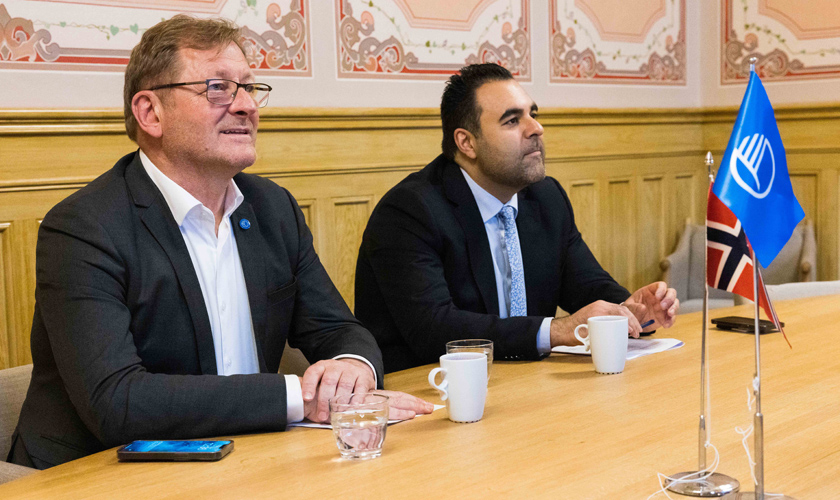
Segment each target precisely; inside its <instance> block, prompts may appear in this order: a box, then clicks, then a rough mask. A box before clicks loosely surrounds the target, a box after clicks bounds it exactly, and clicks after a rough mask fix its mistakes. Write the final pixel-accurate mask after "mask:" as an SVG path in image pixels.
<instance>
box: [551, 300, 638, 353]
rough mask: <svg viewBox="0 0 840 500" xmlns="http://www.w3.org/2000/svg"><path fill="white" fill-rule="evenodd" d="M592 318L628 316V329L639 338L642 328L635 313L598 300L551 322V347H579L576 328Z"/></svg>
mask: <svg viewBox="0 0 840 500" xmlns="http://www.w3.org/2000/svg"><path fill="white" fill-rule="evenodd" d="M592 316H626V317H627V327H628V332H627V333H629V334H630V336H632V337H634V338H639V333H640V332H641V331H642V327H641V325H640V324H639V320H638V319H636V316H635V315H634V314H633V312H631V311H630V309H628V308H627V307H625V306H623V305H620V304H613V303H612V302H607V301H604V300H597V301H595V302H593V303H591V304H589V305H587V306H584V307H581V308H580V309H578V310H577V311H576V312H575V313H574V314H572V315H571V316H566V317H564V318H554V319H553V320H551V334H550V335H551V347H555V346H558V345H579V344H580V341H579V340H578V339H576V338H575V327H577V326H578V325H583V324H586V321H587V320H588V319H589V318H591V317H592Z"/></svg>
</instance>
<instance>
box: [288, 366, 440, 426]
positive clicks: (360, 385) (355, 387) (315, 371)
mask: <svg viewBox="0 0 840 500" xmlns="http://www.w3.org/2000/svg"><path fill="white" fill-rule="evenodd" d="M374 389H376V383H375V381H374V378H373V372H372V371H371V369H370V367H369V366H368V365H367V364H366V363H364V362H363V361H360V360H358V359H352V358H342V359H328V360H322V361H318V362H317V363H315V364H314V365H312V366H310V367H309V368H307V369H306V372H304V374H303V379H302V380H301V392H302V393H303V415H304V418H307V419H309V420H311V421H313V422H328V421H329V419H330V405H329V400H330V398H332V397H335V396H337V395H338V396H340V395H342V394H351V393H365V392H371V391H374ZM374 392H375V393H376V394H383V395H385V396H388V403H389V406H390V412H389V414H390V418H391V419H392V420H407V419H410V418H414V416H415V415H419V414H424V413H431V412H432V411H433V410H434V405H432V404H431V403H429V402H426V401H424V400H422V399H420V398H417V397H414V396H412V395H410V394H406V393H403V392H396V391H374Z"/></svg>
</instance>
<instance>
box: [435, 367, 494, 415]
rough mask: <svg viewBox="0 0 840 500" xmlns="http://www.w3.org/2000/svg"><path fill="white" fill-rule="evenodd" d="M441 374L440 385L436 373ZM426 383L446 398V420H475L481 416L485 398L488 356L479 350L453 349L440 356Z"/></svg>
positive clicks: (441, 396) (443, 398)
mask: <svg viewBox="0 0 840 500" xmlns="http://www.w3.org/2000/svg"><path fill="white" fill-rule="evenodd" d="M438 373H443V381H442V382H441V383H440V385H438V384H436V383H435V376H437V374H438ZM429 384H431V386H432V387H434V388H435V389H437V390H438V391H440V399H442V400H443V401H446V409H447V410H448V411H449V420H452V421H453V422H476V421H478V420H481V417H482V416H484V402H485V400H486V399H487V356H486V355H485V354H483V353H480V352H454V353H451V354H444V355H443V356H441V357H440V368H435V369H434V370H432V371H431V372H430V373H429Z"/></svg>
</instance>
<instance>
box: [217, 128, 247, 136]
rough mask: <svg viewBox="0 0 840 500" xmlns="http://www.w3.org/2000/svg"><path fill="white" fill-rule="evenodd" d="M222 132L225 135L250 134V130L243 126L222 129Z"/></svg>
mask: <svg viewBox="0 0 840 500" xmlns="http://www.w3.org/2000/svg"><path fill="white" fill-rule="evenodd" d="M222 133H223V134H225V135H250V134H251V131H250V130H248V129H244V128H236V129H230V130H222Z"/></svg>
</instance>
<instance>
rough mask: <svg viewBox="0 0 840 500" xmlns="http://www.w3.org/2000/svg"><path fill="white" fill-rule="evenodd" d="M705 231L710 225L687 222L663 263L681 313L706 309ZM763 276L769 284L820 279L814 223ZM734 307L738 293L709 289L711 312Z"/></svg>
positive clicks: (801, 229)
mask: <svg viewBox="0 0 840 500" xmlns="http://www.w3.org/2000/svg"><path fill="white" fill-rule="evenodd" d="M705 230H706V226H701V225H696V224H689V223H688V221H686V225H685V229H684V230H683V234H682V237H680V241H679V243H677V248H676V250H674V253H672V254H671V255H669V256H667V257H665V258H664V259H662V261H661V262H660V263H659V267H660V269H662V272H663V274H662V280H663V281H665V282H666V283H668V285H669V286H670V287H672V288H674V289H676V290H677V297H679V299H680V313H681V314H682V313H689V312H694V311H699V310H700V309H701V308H702V307H703V284H704V282H705V279H706V278H705V275H704V272H703V266H704V264H703V261H704V256H705V236H704V233H705ZM761 275H762V276H763V277H764V282H765V284H767V285H770V284H780V283H789V282H803V281H814V280H815V279H816V276H817V242H816V238H815V237H814V224H813V222H811V221H810V220H809V219H805V220H804V221H802V222H801V223H800V224H799V225H798V226H797V227H796V229H794V231H793V235H792V236H791V237H790V240H789V241H788V242H787V244H785V246H784V248H782V250H781V252H779V255H778V256H777V257H776V259H774V260H773V262H772V263H771V264H770V266H769V267H768V268H767V269H764V268H762V270H761ZM732 305H735V295H734V294H732V293H729V292H726V291H723V290H718V289H715V288H710V289H709V309H716V308H719V307H728V306H732Z"/></svg>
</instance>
